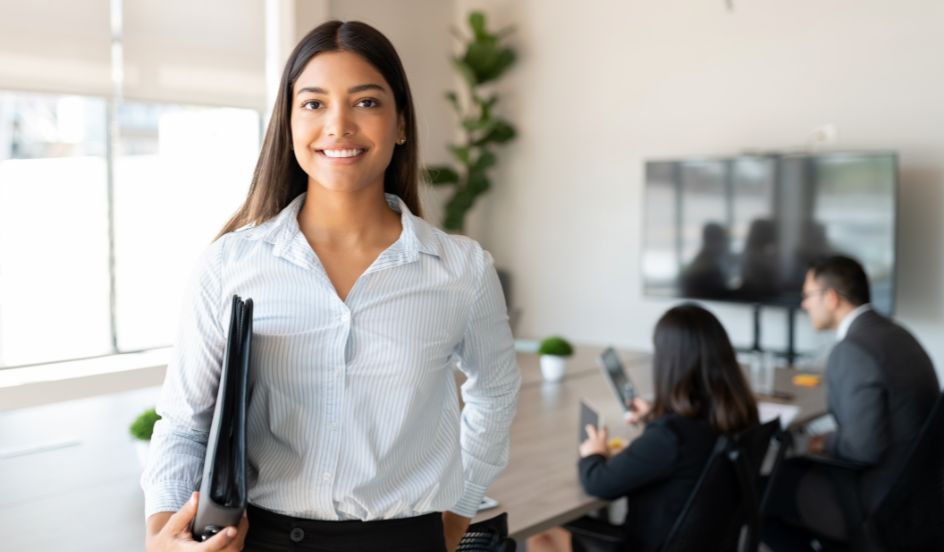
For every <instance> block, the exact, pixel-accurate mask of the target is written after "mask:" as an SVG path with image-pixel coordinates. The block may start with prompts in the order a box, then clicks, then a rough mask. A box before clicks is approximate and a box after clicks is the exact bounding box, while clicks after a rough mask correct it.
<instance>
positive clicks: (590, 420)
mask: <svg viewBox="0 0 944 552" xmlns="http://www.w3.org/2000/svg"><path fill="white" fill-rule="evenodd" d="M588 425H592V426H593V427H595V428H597V429H599V428H600V415H599V414H598V413H597V411H596V410H594V409H593V408H592V407H591V406H590V405H589V404H587V403H586V402H584V401H583V400H581V401H580V422H579V427H578V428H577V444H578V445H579V444H580V443H583V442H584V441H586V440H587V439H588V438H589V437H590V436H589V435H587V426H588Z"/></svg>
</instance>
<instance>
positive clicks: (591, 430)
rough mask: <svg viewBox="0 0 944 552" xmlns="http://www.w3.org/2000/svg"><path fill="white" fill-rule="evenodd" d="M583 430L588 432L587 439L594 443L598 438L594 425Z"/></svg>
mask: <svg viewBox="0 0 944 552" xmlns="http://www.w3.org/2000/svg"><path fill="white" fill-rule="evenodd" d="M583 429H584V431H586V432H587V439H590V440H591V441H592V440H594V439H596V438H597V428H596V427H594V426H593V424H587V425H586V427H584V428H583Z"/></svg>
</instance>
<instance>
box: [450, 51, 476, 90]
mask: <svg viewBox="0 0 944 552" xmlns="http://www.w3.org/2000/svg"><path fill="white" fill-rule="evenodd" d="M452 65H453V67H455V68H456V71H459V74H460V75H462V78H463V79H465V82H466V84H468V85H469V88H475V85H476V84H478V82H477V81H476V76H475V70H474V69H472V67H470V66H469V64H468V63H467V62H466V61H465V59H463V58H452Z"/></svg>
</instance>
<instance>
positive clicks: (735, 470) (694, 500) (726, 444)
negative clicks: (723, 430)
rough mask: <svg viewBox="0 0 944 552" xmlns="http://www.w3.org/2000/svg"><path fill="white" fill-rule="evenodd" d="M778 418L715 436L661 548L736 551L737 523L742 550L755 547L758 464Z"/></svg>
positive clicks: (667, 550) (676, 551)
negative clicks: (743, 532) (744, 543)
mask: <svg viewBox="0 0 944 552" xmlns="http://www.w3.org/2000/svg"><path fill="white" fill-rule="evenodd" d="M779 428H780V422H779V421H778V420H773V421H771V422H768V423H766V424H762V425H759V426H756V427H753V428H750V429H748V430H745V431H743V432H741V433H740V434H738V435H736V436H733V437H731V436H721V437H719V438H718V442H717V443H716V445H715V448H714V451H713V452H712V454H711V456H710V457H709V459H708V463H707V465H706V466H705V469H704V470H703V471H702V473H701V476H700V477H699V479H698V483H697V484H696V485H695V489H694V491H692V494H691V496H689V498H688V501H687V502H686V503H685V507H684V508H683V509H682V512H681V513H680V514H679V517H678V518H676V520H675V524H674V525H673V526H672V530H671V531H669V535H668V538H667V539H666V541H665V544H664V545H663V547H662V552H681V551H691V550H706V549H711V550H719V551H727V550H736V549H737V547H738V542H739V538H740V534H741V528H742V527H744V526H745V525H746V526H747V527H748V540H747V543H748V545H747V550H749V551H755V550H757V547H758V546H759V538H760V537H759V534H760V531H759V524H760V505H759V499H758V493H757V486H758V479H759V477H760V469H761V465H762V464H763V461H764V457H765V455H766V454H767V449H768V447H769V446H770V441H771V439H772V438H773V436H774V434H775V433H776V432H777V430H778V429H779Z"/></svg>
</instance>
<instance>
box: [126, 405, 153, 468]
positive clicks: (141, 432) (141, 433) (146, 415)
mask: <svg viewBox="0 0 944 552" xmlns="http://www.w3.org/2000/svg"><path fill="white" fill-rule="evenodd" d="M160 419H161V416H160V414H158V413H157V411H156V410H155V409H153V408H149V409H147V410H145V411H144V412H142V413H141V414H140V415H138V417H137V418H135V419H134V421H133V422H131V427H129V428H128V431H129V432H130V433H131V436H132V437H134V443H135V451H136V452H137V453H138V461H139V462H140V463H141V466H144V464H145V463H146V462H147V455H148V447H149V445H150V444H151V435H152V434H153V433H154V424H155V423H156V422H157V421H158V420H160Z"/></svg>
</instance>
